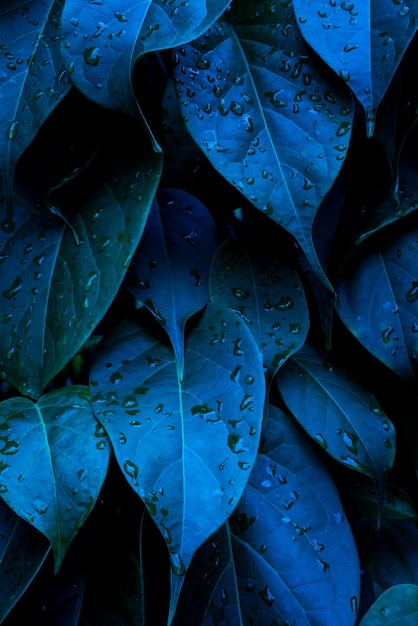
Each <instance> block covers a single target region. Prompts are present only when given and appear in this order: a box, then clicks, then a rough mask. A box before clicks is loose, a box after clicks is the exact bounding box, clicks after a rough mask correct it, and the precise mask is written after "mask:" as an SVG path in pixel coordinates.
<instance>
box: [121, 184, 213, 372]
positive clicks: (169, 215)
mask: <svg viewBox="0 0 418 626" xmlns="http://www.w3.org/2000/svg"><path fill="white" fill-rule="evenodd" d="M217 247H218V240H217V237H216V226H215V222H214V221H213V219H212V217H211V215H210V213H209V211H208V210H207V209H206V207H205V206H204V205H203V204H202V203H201V202H199V200H198V199H197V198H194V197H193V196H192V195H190V194H189V193H187V192H185V191H181V190H177V189H161V190H160V191H159V192H158V203H157V202H155V203H154V205H153V207H152V208H151V212H150V215H149V217H148V221H147V224H146V227H145V230H144V234H143V236H142V239H141V241H140V243H139V246H138V248H137V251H136V253H135V255H134V257H133V259H132V263H131V265H130V267H129V271H128V274H127V285H128V288H129V290H130V292H131V293H132V294H133V295H134V296H135V298H136V299H137V300H138V301H139V302H140V303H142V304H144V305H145V306H146V307H147V308H148V309H149V310H150V311H151V313H152V314H153V315H154V317H155V318H156V319H157V320H158V321H159V322H160V324H161V325H162V326H163V327H164V329H165V330H166V332H167V334H168V336H169V337H170V341H171V343H172V346H173V348H174V353H175V355H176V359H177V362H178V367H179V375H180V378H182V377H183V364H184V355H183V352H184V327H185V324H186V321H187V319H188V318H189V317H190V316H191V315H193V314H194V313H197V311H200V310H201V309H203V307H204V306H205V305H206V304H207V303H208V301H209V292H208V275H209V266H210V262H211V260H212V256H213V255H214V253H215V251H216V249H217Z"/></svg>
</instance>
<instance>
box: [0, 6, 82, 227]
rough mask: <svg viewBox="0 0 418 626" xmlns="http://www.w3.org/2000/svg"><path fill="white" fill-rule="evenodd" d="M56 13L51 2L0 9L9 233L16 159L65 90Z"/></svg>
mask: <svg viewBox="0 0 418 626" xmlns="http://www.w3.org/2000/svg"><path fill="white" fill-rule="evenodd" d="M61 11H62V4H61V2H55V1H54V0H47V1H44V0H31V1H30V2H27V3H26V5H25V8H24V9H22V6H21V5H20V4H15V6H11V3H10V2H7V3H2V7H1V8H0V40H1V54H0V97H1V103H2V115H1V118H0V171H1V173H2V184H3V192H4V195H5V197H6V201H7V205H8V210H7V217H6V219H5V220H4V222H3V227H4V228H5V229H6V230H9V231H10V230H11V229H12V225H13V211H12V198H13V177H14V171H15V166H16V163H17V160H18V159H19V157H20V156H21V155H22V153H23V152H24V150H25V149H26V148H27V147H28V145H29V144H30V142H31V141H32V139H33V138H34V137H35V135H36V133H37V131H38V130H39V127H40V126H41V125H42V124H43V122H44V121H45V120H46V118H47V117H48V116H49V114H50V113H51V112H52V110H53V109H54V108H55V107H56V106H57V104H58V103H59V102H60V101H61V100H62V98H63V97H64V96H65V94H66V93H67V92H68V90H69V88H70V86H71V83H70V81H69V79H68V75H67V73H66V71H65V69H64V65H63V62H62V59H61V54H60V49H59V41H60V30H59V28H60V19H61Z"/></svg>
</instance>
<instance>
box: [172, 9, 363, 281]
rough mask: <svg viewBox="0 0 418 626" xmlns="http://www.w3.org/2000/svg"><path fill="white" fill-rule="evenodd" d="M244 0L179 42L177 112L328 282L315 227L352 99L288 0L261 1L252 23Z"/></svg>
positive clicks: (340, 158) (340, 153)
mask: <svg viewBox="0 0 418 626" xmlns="http://www.w3.org/2000/svg"><path fill="white" fill-rule="evenodd" d="M247 4H248V5H249V6H248V7H247ZM250 4H251V3H246V2H244V3H238V9H239V8H242V11H243V14H242V15H241V14H237V13H234V8H232V9H231V13H230V18H231V20H232V22H233V25H231V24H228V23H226V22H223V23H217V24H216V25H214V26H213V27H212V28H211V29H210V30H209V31H208V32H207V33H206V34H205V35H204V37H202V38H200V39H196V40H195V41H194V42H192V43H190V44H188V45H186V46H182V48H181V49H179V50H178V51H177V55H176V61H177V66H176V68H175V70H174V75H173V80H174V83H175V87H176V91H177V96H178V99H179V102H180V105H181V109H182V114H183V119H184V120H185V122H186V125H187V128H188V130H189V132H190V134H191V136H192V137H193V139H194V140H195V142H196V143H197V144H198V145H199V146H200V148H201V149H202V151H203V152H204V154H206V156H207V157H208V159H209V161H210V162H211V163H212V165H213V166H214V167H215V169H217V170H218V171H219V172H220V173H221V174H222V176H224V177H225V179H226V180H227V181H228V182H229V183H231V184H232V185H234V187H236V188H237V189H238V190H239V191H240V192H241V193H242V194H243V195H244V196H245V197H246V198H247V199H248V200H249V201H250V202H251V203H252V204H253V205H254V206H255V207H256V208H257V209H259V210H260V211H261V212H262V213H264V214H265V215H267V216H269V217H270V218H271V219H273V220H274V221H275V222H277V223H278V224H280V225H281V226H282V227H283V228H284V229H286V230H287V231H288V232H289V233H290V234H291V235H293V236H294V237H295V239H296V240H297V241H298V243H299V244H300V246H301V247H302V250H303V251H304V253H305V254H306V256H307V257H308V259H309V262H310V263H311V265H312V266H313V268H314V270H315V272H316V273H317V274H318V276H320V278H321V280H322V281H323V282H324V284H326V285H327V287H328V288H331V286H330V284H329V281H328V279H327V278H326V276H325V274H324V271H323V269H322V267H321V264H320V262H319V260H318V258H317V255H316V251H315V248H314V245H313V242H312V232H311V231H312V223H313V221H314V218H315V214H316V212H317V209H318V207H319V205H320V204H321V202H322V200H323V198H324V197H325V195H326V193H327V192H328V191H329V189H330V188H331V185H332V183H333V182H334V180H335V178H336V177H337V175H338V173H339V171H340V169H341V166H342V164H343V162H344V159H345V156H346V151H347V147H348V143H349V139H350V136H351V127H352V121H353V113H354V110H353V106H352V99H351V96H350V94H349V93H348V90H346V89H345V88H344V86H343V88H339V86H338V81H335V80H334V81H332V80H329V79H328V77H327V75H326V74H325V73H324V72H323V71H321V72H320V70H319V67H318V65H317V61H316V60H315V58H314V57H313V55H312V52H311V51H310V49H309V48H308V47H307V46H306V45H305V44H304V42H303V41H302V40H301V38H300V35H299V32H298V29H297V26H296V23H295V20H294V17H293V14H292V11H291V8H286V7H284V5H285V4H286V6H287V4H288V3H277V4H275V9H276V11H275V12H274V11H271V12H268V11H267V8H266V6H265V5H264V4H260V5H257V16H256V18H255V19H256V22H255V23H254V21H253V19H252V18H251V6H250ZM238 9H236V11H238ZM248 13H249V14H248ZM294 146H298V149H297V150H295V149H294ZM331 289H332V288H331Z"/></svg>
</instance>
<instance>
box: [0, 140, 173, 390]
mask: <svg viewBox="0 0 418 626" xmlns="http://www.w3.org/2000/svg"><path fill="white" fill-rule="evenodd" d="M108 157H109V155H106V159H108ZM106 159H105V158H104V159H103V162H102V163H101V164H99V166H100V171H99V172H98V173H97V172H96V173H94V172H93V173H91V174H90V177H89V178H88V179H87V180H85V181H84V184H83V194H82V196H81V197H80V192H79V187H78V185H77V184H76V183H74V187H73V188H71V189H69V190H68V189H66V190H65V201H66V202H67V204H66V210H68V212H69V213H71V210H72V211H73V213H71V217H70V219H71V228H70V227H66V224H65V222H63V221H62V220H58V219H57V218H54V217H53V216H51V217H48V218H42V217H41V216H37V215H34V214H32V213H29V212H28V211H26V210H25V209H23V208H22V207H20V206H16V211H15V226H16V227H15V229H14V231H13V232H11V233H9V234H8V235H6V236H5V237H4V241H3V244H2V246H1V248H0V263H1V269H2V272H1V274H0V294H1V296H0V301H1V307H2V309H1V310H2V316H1V317H0V369H1V375H2V376H3V377H4V378H6V379H7V381H8V382H9V383H10V384H12V385H13V386H14V387H16V388H17V389H19V391H20V392H21V393H23V394H25V395H29V396H31V397H37V396H39V395H40V394H41V392H42V389H43V388H44V387H45V385H46V384H47V383H48V382H49V381H50V380H51V379H52V378H53V377H54V376H55V375H56V374H57V373H58V372H59V371H60V370H61V368H62V367H63V366H64V365H65V364H66V363H67V362H68V361H69V360H70V359H71V357H72V356H74V354H76V353H77V351H78V350H79V349H80V348H81V346H82V345H83V344H84V342H85V341H86V340H87V339H88V337H89V336H90V334H91V333H92V331H93V329H94V328H95V326H96V325H97V323H98V322H99V320H100V319H101V318H102V316H103V315H104V313H105V312H106V311H107V309H108V307H109V305H110V303H111V302H112V299H113V298H114V296H115V294H116V292H117V290H118V289H119V287H120V284H121V282H122V279H123V277H124V275H125V272H126V270H127V269H128V265H129V262H130V260H131V258H132V256H133V253H134V251H135V248H136V245H137V243H138V241H139V240H140V238H141V234H142V232H143V228H144V226H145V222H146V219H147V216H148V212H149V208H150V206H151V202H152V199H153V196H154V193H155V189H156V187H157V184H158V181H159V175H160V168H161V159H160V158H159V157H158V156H157V155H154V154H153V153H152V152H150V151H148V154H147V153H145V154H143V157H142V158H141V159H139V158H138V157H129V155H125V156H124V157H121V158H120V161H119V164H118V165H117V166H116V167H115V164H114V161H112V160H111V159H110V164H109V163H107V162H106ZM62 201H63V202H64V199H63V200H62ZM67 207H68V209H67Z"/></svg>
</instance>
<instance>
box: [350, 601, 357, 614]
mask: <svg viewBox="0 0 418 626" xmlns="http://www.w3.org/2000/svg"><path fill="white" fill-rule="evenodd" d="M350 607H351V610H352V612H353V613H354V615H357V613H358V600H357V598H356V596H352V597H351V598H350Z"/></svg>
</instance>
